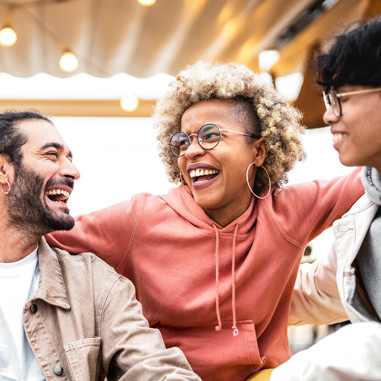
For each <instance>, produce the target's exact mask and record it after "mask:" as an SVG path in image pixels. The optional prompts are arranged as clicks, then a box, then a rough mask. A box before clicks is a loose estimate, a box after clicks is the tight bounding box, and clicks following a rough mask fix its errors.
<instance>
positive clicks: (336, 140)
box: [332, 132, 344, 143]
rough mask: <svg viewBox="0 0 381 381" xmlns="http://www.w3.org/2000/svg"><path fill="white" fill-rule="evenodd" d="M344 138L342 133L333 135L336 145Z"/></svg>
mask: <svg viewBox="0 0 381 381" xmlns="http://www.w3.org/2000/svg"><path fill="white" fill-rule="evenodd" d="M343 137H344V134H341V133H340V132H337V133H334V134H332V140H333V142H334V143H336V142H338V141H339V140H342V139H343Z"/></svg>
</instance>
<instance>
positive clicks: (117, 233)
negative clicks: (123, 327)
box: [45, 195, 141, 269]
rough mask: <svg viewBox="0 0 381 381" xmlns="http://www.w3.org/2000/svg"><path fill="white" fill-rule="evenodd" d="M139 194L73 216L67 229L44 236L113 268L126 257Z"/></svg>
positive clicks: (137, 211)
mask: <svg viewBox="0 0 381 381" xmlns="http://www.w3.org/2000/svg"><path fill="white" fill-rule="evenodd" d="M140 202H141V197H140V196H139V195H138V196H134V197H133V198H132V200H131V201H124V202H121V203H119V204H116V205H113V206H110V207H108V208H105V209H101V210H98V211H96V212H93V213H90V214H86V215H81V216H79V217H76V219H75V226H74V228H73V229H72V230H70V231H56V232H53V233H50V234H48V235H46V236H45V238H46V240H47V242H48V243H49V244H50V245H52V246H58V247H60V248H62V249H64V250H67V251H69V252H71V253H80V252H91V253H94V254H96V255H97V256H98V257H100V258H101V259H103V260H104V261H106V262H107V263H108V264H110V265H111V266H113V267H114V268H115V269H117V268H118V266H119V265H120V264H121V263H123V262H124V261H125V259H126V257H127V256H128V253H129V250H130V247H131V245H132V242H133V240H134V235H135V233H136V229H137V226H138V221H139V218H140Z"/></svg>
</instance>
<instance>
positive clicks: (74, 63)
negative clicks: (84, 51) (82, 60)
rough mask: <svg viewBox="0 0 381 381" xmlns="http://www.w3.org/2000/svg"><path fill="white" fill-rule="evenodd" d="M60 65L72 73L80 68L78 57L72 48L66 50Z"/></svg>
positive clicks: (63, 69)
mask: <svg viewBox="0 0 381 381" xmlns="http://www.w3.org/2000/svg"><path fill="white" fill-rule="evenodd" d="M59 66H60V68H61V70H62V71H64V72H66V73H71V72H72V71H74V70H76V69H77V68H78V59H77V57H76V56H75V55H74V54H73V53H72V52H71V51H70V50H66V51H65V52H64V53H63V54H62V56H61V58H60V61H59Z"/></svg>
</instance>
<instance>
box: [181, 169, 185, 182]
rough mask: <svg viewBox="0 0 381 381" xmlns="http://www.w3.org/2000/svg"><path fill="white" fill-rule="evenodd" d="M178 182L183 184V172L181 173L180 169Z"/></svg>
mask: <svg viewBox="0 0 381 381" xmlns="http://www.w3.org/2000/svg"><path fill="white" fill-rule="evenodd" d="M180 183H181V184H185V181H184V177H183V174H182V173H181V171H180Z"/></svg>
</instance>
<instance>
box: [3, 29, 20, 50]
mask: <svg viewBox="0 0 381 381" xmlns="http://www.w3.org/2000/svg"><path fill="white" fill-rule="evenodd" d="M16 41H17V34H16V32H15V31H14V30H13V29H12V28H11V27H9V26H7V27H5V28H3V29H1V31H0V45H2V46H12V45H14V44H15V43H16Z"/></svg>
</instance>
